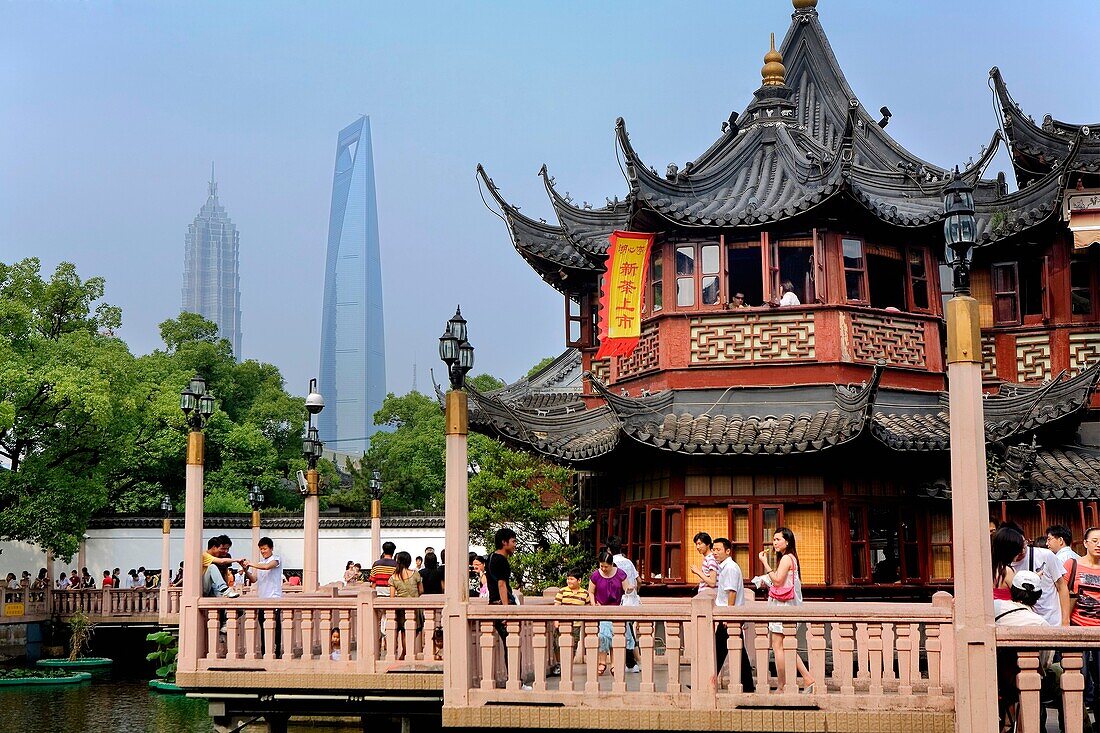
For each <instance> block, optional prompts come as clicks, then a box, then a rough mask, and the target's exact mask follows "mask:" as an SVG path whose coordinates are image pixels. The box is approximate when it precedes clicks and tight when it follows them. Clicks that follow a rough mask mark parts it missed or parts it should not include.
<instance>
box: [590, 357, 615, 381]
mask: <svg viewBox="0 0 1100 733" xmlns="http://www.w3.org/2000/svg"><path fill="white" fill-rule="evenodd" d="M592 376H594V377H595V378H596V379H598V380H600V381H601V382H603V383H604V384H607V383H608V382H610V381H611V359H593V360H592Z"/></svg>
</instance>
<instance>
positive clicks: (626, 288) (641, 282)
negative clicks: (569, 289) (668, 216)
mask: <svg viewBox="0 0 1100 733" xmlns="http://www.w3.org/2000/svg"><path fill="white" fill-rule="evenodd" d="M653 236H654V235H652V234H641V233H639V232H613V233H612V234H611V237H610V246H609V247H608V248H607V272H606V273H605V274H604V277H603V286H602V288H601V289H600V350H599V351H597V352H596V358H597V359H603V358H606V357H608V356H629V355H630V353H631V352H633V351H634V348H635V347H636V346H637V345H638V339H639V338H640V337H641V335H642V289H643V288H644V287H645V283H646V280H647V278H648V277H649V250H650V248H651V247H652V246H653Z"/></svg>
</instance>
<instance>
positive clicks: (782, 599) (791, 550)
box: [754, 527, 814, 694]
mask: <svg viewBox="0 0 1100 733" xmlns="http://www.w3.org/2000/svg"><path fill="white" fill-rule="evenodd" d="M772 549H774V550H775V554H776V556H777V557H778V558H779V561H778V562H777V563H776V567H775V569H774V570H773V569H772V566H771V563H769V562H768V552H767V551H766V550H765V551H763V552H761V553H760V555H759V558H760V562H761V563H763V565H764V573H765V574H764V575H761V576H759V577H758V578H754V580H758V581H762V582H763V583H764V584H766V585H767V586H768V605H769V606H801V605H802V578H801V576H800V573H799V567H798V552H797V551H796V549H795V540H794V532H792V531H791V530H789V529H787V528H786V527H780V528H779V529H777V530H775V534H774V535H773V536H772ZM757 586H758V587H759V583H758V584H757ZM768 638H769V640H770V641H771V646H772V653H773V654H774V655H775V673H776V677H777V678H778V681H779V689H780V690H782V689H783V687H784V686H785V685H786V681H787V678H786V659H784V656H783V623H782V622H780V621H772V622H770V623H769V624H768ZM795 663H796V665H797V667H798V674H800V675H802V680H803V689H802V691H803V692H805V693H807V694H813V692H814V678H813V677H811V676H810V671H809V670H808V669H806V664H805V663H804V662H803V661H802V657H801V656H799V655H798V654H795Z"/></svg>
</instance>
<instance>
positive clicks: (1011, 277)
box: [990, 262, 1020, 326]
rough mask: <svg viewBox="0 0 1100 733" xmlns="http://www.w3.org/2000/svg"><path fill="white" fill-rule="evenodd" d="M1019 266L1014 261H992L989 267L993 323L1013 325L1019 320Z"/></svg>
mask: <svg viewBox="0 0 1100 733" xmlns="http://www.w3.org/2000/svg"><path fill="white" fill-rule="evenodd" d="M1018 274H1019V268H1018V267H1017V265H1016V263H1015V262H994V263H993V266H992V268H991V269H990V275H991V279H992V281H993V282H992V286H993V323H994V324H996V325H998V326H1014V325H1016V324H1018V323H1019V322H1020V288H1019V277H1018Z"/></svg>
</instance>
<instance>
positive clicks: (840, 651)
mask: <svg viewBox="0 0 1100 733" xmlns="http://www.w3.org/2000/svg"><path fill="white" fill-rule="evenodd" d="M837 637H838V638H837V645H836V649H835V650H834V652H833V657H834V659H833V674H834V675H835V676H836V678H837V686H838V687H839V688H840V694H841V695H854V694H855V692H856V688H855V680H854V679H853V677H852V668H853V666H854V665H855V658H854V657H855V655H854V650H855V641H856V640H855V624H850V623H840V624H837Z"/></svg>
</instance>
